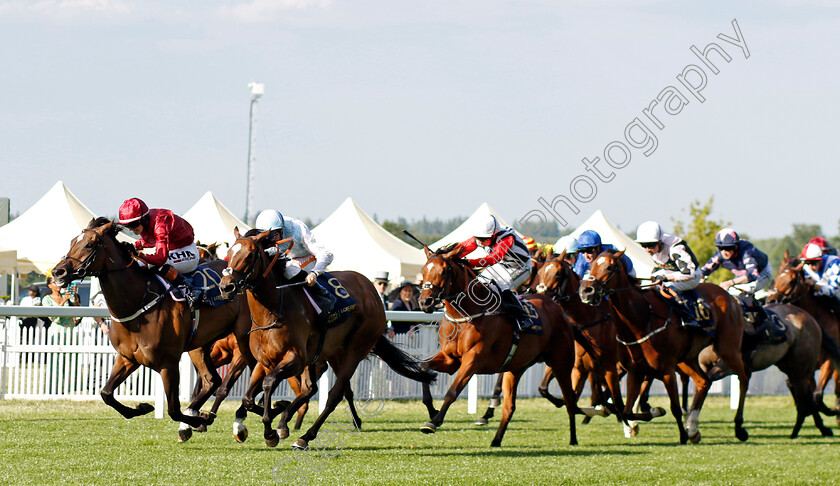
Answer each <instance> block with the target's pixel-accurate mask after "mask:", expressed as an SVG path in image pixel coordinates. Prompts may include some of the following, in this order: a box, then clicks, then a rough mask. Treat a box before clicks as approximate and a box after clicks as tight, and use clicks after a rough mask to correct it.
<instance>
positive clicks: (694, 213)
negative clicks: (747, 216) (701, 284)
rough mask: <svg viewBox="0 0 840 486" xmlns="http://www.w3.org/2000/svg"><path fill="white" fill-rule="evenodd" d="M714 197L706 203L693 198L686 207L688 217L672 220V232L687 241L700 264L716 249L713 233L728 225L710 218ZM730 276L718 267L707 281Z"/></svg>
mask: <svg viewBox="0 0 840 486" xmlns="http://www.w3.org/2000/svg"><path fill="white" fill-rule="evenodd" d="M714 199H715V198H714V196H711V197H709V200H708V202H706V203H702V202H700V200H699V199H695V200H694V201H692V203H691V205H690V206H689V207H688V219H687V220H686V221H683V220H682V219H675V220H673V221H674V233H676V234H677V236H679V237H681V238H682V239H684V240H685V241H686V242H688V246H690V247H691V250H692V251H693V252H694V255H695V256H696V257H697V261H698V262H700V265H703V264H705V263H706V262H707V261H709V258H711V257H712V255H714V254H715V252H716V251H717V249H716V248H715V234H717V232H718V231H720V230H721V228H725V227H726V226H729V225H730V223H729V222H727V221H722V220H720V221H715V220H712V219H710V215H711V213H712V206H713V204H714ZM685 211H686V210H685V209H683V212H685ZM732 277H733V275H732V273H731V272H729V271H728V270H725V269H720V270H718V271H717V272H715V273H713V274H712V275H711V276H710V277H709V279H708V281H709V282H711V283H720V282H722V281H724V280H727V279H729V278H732Z"/></svg>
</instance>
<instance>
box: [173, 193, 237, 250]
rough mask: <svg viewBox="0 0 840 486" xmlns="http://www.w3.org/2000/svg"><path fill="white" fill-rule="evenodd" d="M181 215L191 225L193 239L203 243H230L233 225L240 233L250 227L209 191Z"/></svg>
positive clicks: (231, 241)
mask: <svg viewBox="0 0 840 486" xmlns="http://www.w3.org/2000/svg"><path fill="white" fill-rule="evenodd" d="M183 217H184V219H186V220H187V221H188V222H189V223H190V225H192V227H193V231H195V239H196V240H197V241H200V242H201V243H202V244H204V245H210V244H213V243H225V244H227V245H230V244H231V243H233V240H234V237H233V228H234V227H238V228H239V231H240V232H242V233H245V232H246V231H248V230H249V229H251V227H250V226H248V225H247V224H245V223H243V222H242V220H241V219H239V218H237V217H236V216H234V214H233V213H232V212H231V211H230V210H229V209H228V208H227V207H226V206H225V205H224V204H222V203H221V202H220V201H219V200H218V199H216V196H214V195H213V193H212V192H211V191H207V193H206V194H204V195H203V196H202V197H201V199H199V200H198V202H196V203H195V205H193V207H191V208H190V209H189V210H187V212H186V213H184V216H183Z"/></svg>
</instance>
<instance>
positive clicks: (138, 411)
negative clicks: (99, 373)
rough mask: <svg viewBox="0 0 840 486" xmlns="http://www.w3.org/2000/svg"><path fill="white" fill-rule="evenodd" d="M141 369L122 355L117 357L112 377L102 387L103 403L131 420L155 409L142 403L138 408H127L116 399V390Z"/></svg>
mask: <svg viewBox="0 0 840 486" xmlns="http://www.w3.org/2000/svg"><path fill="white" fill-rule="evenodd" d="M139 367H140V364H138V363H136V362H134V361H129V360H128V359H126V358H125V357H123V356H122V355H117V358H116V359H115V360H114V366H113V367H112V368H111V376H110V377H108V382H107V383H105V386H104V387H102V391H100V392H99V394H100V396H102V401H103V402H105V404H107V405H108V406H110V407H111V408H113V409H114V410H116V411H117V412H119V414H120V415H122V416H123V417H125V418H127V419H130V418H134V417H138V416H140V415H145V414H147V413H149V412H151V411H152V410H154V409H155V407H153V406H152V405H151V404H149V403H141V404H139V405H137V407H136V408H132V407H127V406H125V405H123V404H122V403H120V402H119V401H118V400H117V399H116V398H114V390H116V389H117V388H118V387H119V386H120V385H122V383H123V382H124V381H125V380H126V378H128V377H129V376H130V375H131V374H132V373H134V371H135V370H136V369H137V368H139Z"/></svg>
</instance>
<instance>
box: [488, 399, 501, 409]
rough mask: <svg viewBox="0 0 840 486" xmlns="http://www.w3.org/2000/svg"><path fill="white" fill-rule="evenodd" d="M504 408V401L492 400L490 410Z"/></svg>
mask: <svg viewBox="0 0 840 486" xmlns="http://www.w3.org/2000/svg"><path fill="white" fill-rule="evenodd" d="M501 406H502V400H501V399H500V398H491V399H490V408H497V407H501Z"/></svg>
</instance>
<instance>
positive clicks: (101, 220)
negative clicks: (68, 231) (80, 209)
mask: <svg viewBox="0 0 840 486" xmlns="http://www.w3.org/2000/svg"><path fill="white" fill-rule="evenodd" d="M108 223H114V224H113V225H111V228H109V229H108V231H106V232H105V233H104V234H103V235H107V236H110V237H112V238H114V240H115V241H116V240H117V235H118V234H119V232H120V231H122V229H123V226H122V225H120V224H117V223H115V222H114V221H112V220H110V219H108V218H106V217H105V216H99V217H97V218H95V219H94V220H92V221H91V222H90V224H89V225H88V227H87V229H89V230H92V229H96V228H99V227H102V226H105V225H106V224H108ZM116 243H117V248H119V249H120V250H121V251H123V252H124V253H128V254H129V255H130V256H134V255H137V250H136V249H135V248H134V245H132V244H131V243H129V242H127V241H116Z"/></svg>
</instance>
